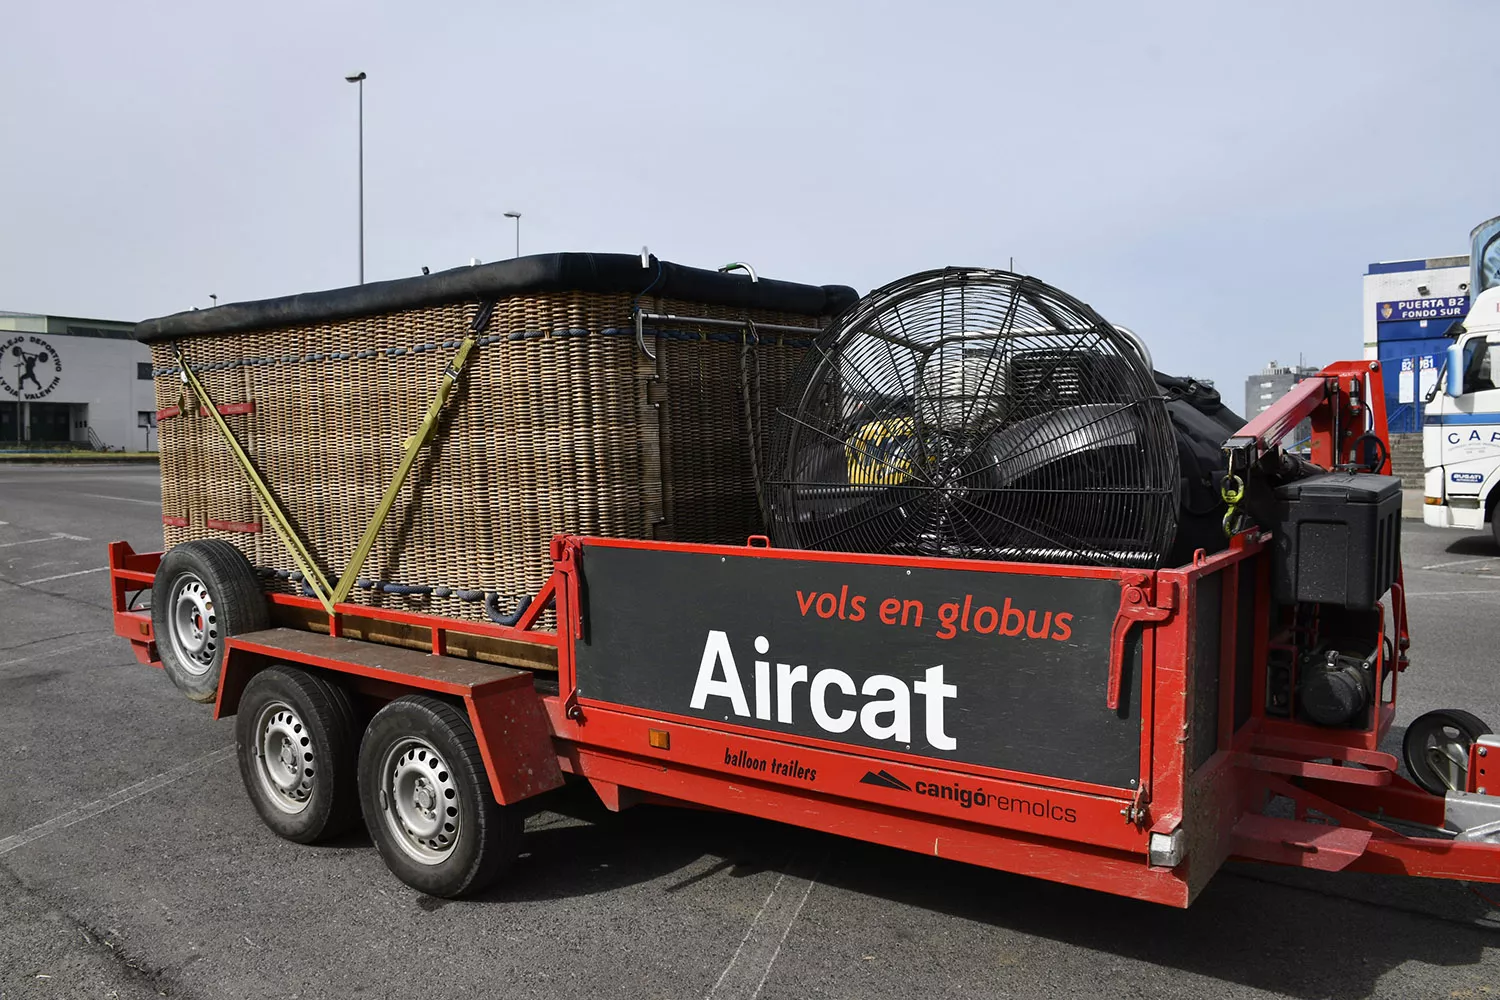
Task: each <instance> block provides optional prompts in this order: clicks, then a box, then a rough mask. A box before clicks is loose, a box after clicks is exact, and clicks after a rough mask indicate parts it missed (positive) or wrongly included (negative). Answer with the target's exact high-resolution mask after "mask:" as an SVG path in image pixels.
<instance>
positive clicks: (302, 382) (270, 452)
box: [152, 293, 821, 620]
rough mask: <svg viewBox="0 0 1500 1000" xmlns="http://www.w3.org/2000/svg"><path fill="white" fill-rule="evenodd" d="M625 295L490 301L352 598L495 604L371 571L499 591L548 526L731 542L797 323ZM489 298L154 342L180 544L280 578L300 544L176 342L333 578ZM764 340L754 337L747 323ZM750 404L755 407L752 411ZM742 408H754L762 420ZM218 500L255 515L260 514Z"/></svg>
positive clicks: (740, 536)
mask: <svg viewBox="0 0 1500 1000" xmlns="http://www.w3.org/2000/svg"><path fill="white" fill-rule="evenodd" d="M632 302H633V299H632V297H631V296H629V295H624V294H618V295H616V294H591V293H558V294H544V295H530V296H516V297H512V298H508V299H502V300H500V301H499V302H497V303H496V305H495V309H494V313H493V315H492V318H491V320H490V322H489V324H488V326H487V327H486V328H485V329H484V330H483V331H481V333H480V334H479V337H480V346H479V347H477V348H476V349H475V351H474V352H473V353H472V354H471V355H470V359H469V363H468V366H467V368H466V369H465V371H464V372H463V374H462V375H461V377H460V379H459V382H458V385H457V387H456V388H455V390H454V392H453V395H452V396H451V397H450V399H449V401H448V404H447V406H446V407H445V409H444V411H443V415H442V418H441V420H440V422H439V424H438V426H437V429H436V432H435V434H434V436H433V439H432V443H431V444H430V445H429V447H428V448H427V449H426V450H425V452H424V454H423V455H422V456H421V458H420V459H419V460H418V462H417V464H416V466H415V467H414V469H413V471H412V474H411V476H410V477H409V478H408V480H407V483H406V485H405V486H404V487H403V489H402V491H401V494H400V496H399V498H398V500H397V502H396V505H395V507H394V508H393V510H392V511H391V515H390V517H389V518H388V520H387V521H386V524H385V526H384V527H383V528H382V530H381V532H380V535H379V537H378V539H377V542H376V544H375V547H374V549H373V550H372V551H371V554H370V557H369V559H367V560H366V562H365V565H364V568H363V570H362V571H361V573H360V578H361V580H362V581H366V582H369V583H374V584H376V585H377V586H374V587H368V586H362V587H357V588H356V589H355V590H354V592H353V595H352V596H351V598H350V599H351V601H353V602H356V603H361V604H367V605H374V606H378V607H388V608H390V607H395V608H405V609H408V610H415V611H425V612H430V613H434V614H440V615H444V616H448V617H454V618H462V619H469V620H484V619H485V617H486V615H485V611H484V606H483V604H482V603H481V602H478V601H475V600H472V599H471V600H462V599H460V598H459V597H457V596H452V595H450V596H446V597H443V596H437V595H434V594H427V595H411V594H395V593H389V592H385V591H382V590H381V589H379V586H378V585H379V584H399V585H403V586H409V587H433V588H439V587H442V588H451V589H452V590H454V591H468V592H471V593H469V594H467V595H466V596H468V597H470V598H473V597H474V596H475V595H474V593H472V592H478V591H483V592H492V593H498V594H499V595H501V596H500V598H499V601H498V604H499V606H500V607H501V609H502V610H509V609H510V608H512V607H514V606H515V604H516V601H517V600H518V599H519V598H520V596H521V595H527V594H534V593H535V592H536V591H537V589H538V588H539V587H540V586H541V585H542V584H543V583H544V582H545V580H546V578H547V576H548V575H549V573H550V572H551V561H550V559H549V557H548V554H547V549H548V543H549V542H550V540H551V539H552V537H553V536H554V535H557V534H561V533H578V534H586V535H598V536H606V537H622V538H660V539H675V540H680V541H694V542H720V543H739V542H743V541H744V539H745V537H746V536H747V535H750V534H754V533H758V532H761V531H763V530H764V526H763V521H762V518H761V514H760V510H759V505H758V503H757V498H756V486H755V482H756V480H755V476H754V472H753V466H754V462H753V460H752V456H751V446H752V440H754V439H755V434H754V432H753V431H752V426H757V425H759V424H760V422H761V421H762V420H764V419H765V418H766V417H768V416H769V414H770V410H771V408H772V407H774V405H775V404H776V402H777V401H778V400H779V399H780V396H781V392H782V390H783V388H784V386H785V385H786V383H787V380H788V379H789V377H790V375H791V373H792V371H793V370H794V369H795V367H796V365H797V363H798V361H799V359H800V358H801V355H802V353H803V352H804V351H805V349H806V346H807V344H806V341H804V340H801V339H796V338H778V337H773V336H770V335H765V336H762V337H760V338H759V343H758V344H756V343H749V344H747V343H746V341H747V337H746V336H744V335H742V334H740V333H739V332H736V331H733V330H729V329H726V328H719V327H713V328H703V329H701V330H697V329H694V328H693V327H691V326H673V327H669V328H668V327H664V328H663V329H661V330H659V331H655V332H654V333H653V331H652V330H649V329H648V330H647V338H646V339H647V344H648V346H651V347H652V349H653V350H654V351H655V352H656V354H657V359H656V360H654V361H653V360H652V359H651V358H649V357H648V356H647V355H646V354H645V353H643V352H642V351H641V350H640V349H639V348H638V347H637V344H636V337H635V327H634V323H633V320H632V313H631V307H632ZM638 304H639V306H640V307H641V308H642V309H643V310H645V311H648V312H654V313H670V314H676V315H688V316H705V317H711V318H720V319H736V320H739V319H745V318H748V319H750V320H752V321H753V322H756V323H772V324H784V325H788V326H800V327H814V326H817V325H819V323H820V322H821V321H820V320H818V319H817V318H814V317H809V316H799V315H792V314H787V313H780V312H768V311H755V310H751V311H748V312H746V311H742V310H730V309H726V308H722V307H717V306H707V305H701V304H695V303H690V302H681V301H673V300H667V299H652V298H645V299H642V300H640V301H639V303H638ZM477 311H478V306H477V304H473V303H470V304H453V305H447V306H441V307H435V308H427V309H420V310H413V311H408V312H401V313H394V314H386V315H378V316H366V317H361V318H358V319H353V320H347V321H342V322H337V323H332V324H321V325H315V326H296V327H289V328H283V329H272V330H265V331H261V332H255V333H239V334H232V335H223V336H196V337H192V338H191V339H187V340H183V341H181V342H180V343H179V342H170V341H158V342H156V343H154V344H153V345H152V351H153V358H154V364H155V368H156V392H157V404H158V406H159V407H160V408H163V409H166V408H168V407H178V406H180V407H182V408H183V413H182V414H181V415H180V416H174V417H171V418H168V419H164V420H162V421H161V422H160V442H161V478H162V511H163V515H164V517H165V518H167V519H173V518H186V519H187V522H188V523H187V526H185V527H177V526H173V525H171V524H168V525H167V526H166V527H165V544H166V546H167V547H168V548H170V547H172V546H173V545H177V544H180V543H182V542H185V541H188V540H190V539H200V538H223V539H226V540H227V541H229V542H231V543H233V544H234V545H236V546H238V547H239V548H240V549H241V550H242V551H244V552H245V554H246V555H247V556H248V557H249V558H250V561H251V562H252V563H253V564H254V565H255V566H257V567H262V568H263V569H266V570H276V571H280V573H281V574H283V576H282V578H277V577H275V576H271V575H269V574H268V575H267V576H266V585H267V587H268V589H271V588H277V589H283V590H295V589H296V588H297V584H296V583H294V582H292V581H289V580H287V579H285V574H287V573H288V572H290V571H292V570H294V569H295V565H294V563H293V562H292V560H291V557H290V555H289V554H288V553H287V551H286V550H285V547H284V546H283V545H282V543H281V541H280V540H279V539H278V537H277V536H276V534H275V532H274V531H273V530H272V528H271V525H270V521H269V519H268V518H267V517H266V515H265V513H264V512H263V511H262V510H261V505H260V502H259V501H258V499H257V498H256V496H255V494H254V492H253V490H252V489H251V487H250V485H249V482H248V480H247V479H246V477H245V475H244V473H243V471H242V470H241V469H240V468H239V466H238V465H237V463H236V462H235V460H234V458H233V456H232V454H231V453H230V451H229V448H228V447H227V446H226V444H225V442H224V441H223V440H222V438H221V436H220V434H219V432H218V430H217V429H216V428H215V426H214V424H213V422H212V421H211V420H209V419H208V418H206V417H205V416H203V415H202V414H199V413H197V412H196V406H195V405H194V401H193V400H192V398H191V391H190V390H189V389H188V387H187V386H185V385H184V384H183V382H182V380H181V377H180V374H179V373H178V371H177V355H176V350H177V348H178V347H179V346H181V347H182V349H183V350H184V352H185V356H186V358H187V360H188V362H189V363H190V364H191V365H192V367H193V370H194V371H195V372H196V373H197V375H198V377H199V378H200V380H201V381H202V382H203V384H204V386H205V387H206V388H207V390H208V392H209V393H210V395H211V396H212V397H213V399H214V402H215V403H216V404H218V405H219V406H221V407H223V406H226V405H229V404H236V403H245V402H250V403H253V404H254V409H253V411H252V412H250V413H244V414H236V415H230V416H227V417H226V420H227V422H228V424H229V426H230V427H231V428H232V429H233V431H234V433H235V435H236V437H237V438H238V439H239V441H240V442H241V444H243V445H244V446H245V448H246V450H247V452H248V453H249V454H250V456H251V458H252V460H253V461H254V462H255V464H256V467H257V468H258V469H259V470H260V473H261V475H262V477H263V478H264V480H265V481H266V483H267V485H268V486H269V487H270V488H271V490H272V492H273V493H274V494H275V495H276V497H277V499H278V500H279V502H280V504H281V506H282V509H283V510H284V511H285V512H286V513H287V515H288V517H289V519H290V520H291V521H292V522H293V523H294V524H295V525H296V526H297V528H298V530H299V531H300V533H301V535H302V538H303V540H304V542H305V543H306V544H307V545H308V547H309V549H310V550H311V552H312V553H313V555H314V556H315V557H316V558H317V560H318V562H319V564H320V566H321V567H322V569H323V571H324V573H325V574H327V576H328V577H329V578H330V579H331V580H334V579H337V578H338V576H339V575H340V574H341V573H342V572H343V571H344V568H345V566H346V564H347V562H348V560H349V558H350V557H351V555H352V553H353V551H354V549H355V547H356V545H357V544H358V542H359V538H360V536H361V534H362V533H363V532H364V530H365V528H366V526H367V525H368V524H369V522H370V520H371V518H372V517H373V515H374V513H375V510H376V508H377V506H378V505H379V502H380V498H381V495H382V494H383V492H384V491H385V489H386V488H387V486H388V485H389V483H390V481H391V479H392V478H393V476H394V474H395V471H396V467H397V465H398V464H399V462H400V459H401V454H402V449H403V445H404V442H405V441H406V439H407V438H408V437H409V436H410V435H411V434H412V433H413V432H414V431H416V429H417V428H418V427H419V425H420V424H421V421H422V418H423V415H424V414H425V412H426V409H427V407H428V405H429V404H430V402H431V400H432V397H433V395H434V393H435V392H436V390H437V387H438V384H439V381H440V379H441V375H442V372H443V369H444V368H445V367H446V365H447V364H448V362H449V360H450V359H451V358H452V357H453V355H454V353H455V348H456V347H457V343H458V341H460V340H461V339H462V338H463V337H464V336H466V335H467V334H468V332H469V328H470V324H471V323H472V322H473V320H474V317H475V315H476V313H477ZM748 339H751V340H753V339H754V338H748ZM747 411H748V412H747ZM747 418H753V421H754V423H753V424H752V423H751V422H750V421H749V420H748V419H747ZM209 521H215V522H231V523H234V522H243V523H260V524H262V525H263V526H264V528H263V530H262V531H260V532H258V533H251V532H245V531H225V530H215V529H212V528H210V527H208V522H209Z"/></svg>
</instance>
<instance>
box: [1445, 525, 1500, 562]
mask: <svg viewBox="0 0 1500 1000" xmlns="http://www.w3.org/2000/svg"><path fill="white" fill-rule="evenodd" d="M1486 528H1488V525H1486ZM1443 551H1444V552H1446V553H1448V554H1449V555H1453V556H1495V557H1496V558H1497V559H1500V547H1497V546H1496V545H1495V539H1494V536H1493V535H1492V534H1491V533H1490V532H1489V531H1488V530H1485V531H1470V532H1464V533H1463V534H1461V535H1459V536H1458V537H1457V538H1455V539H1454V540H1453V541H1451V542H1449V543H1448V544H1447V545H1445V546H1444V547H1443Z"/></svg>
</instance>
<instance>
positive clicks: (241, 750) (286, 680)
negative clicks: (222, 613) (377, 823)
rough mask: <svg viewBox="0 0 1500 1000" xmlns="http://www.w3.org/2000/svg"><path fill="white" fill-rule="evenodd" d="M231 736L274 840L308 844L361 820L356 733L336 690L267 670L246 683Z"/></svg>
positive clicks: (291, 672) (294, 673)
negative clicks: (273, 834) (356, 772)
mask: <svg viewBox="0 0 1500 1000" xmlns="http://www.w3.org/2000/svg"><path fill="white" fill-rule="evenodd" d="M234 739H235V746H236V751H237V754H238V756H239V759H240V778H241V779H242V780H243V781H244V783H245V791H246V792H247V793H248V794H249V796H250V801H251V802H252V803H253V804H254V805H255V811H256V812H258V813H260V818H261V819H262V820H264V821H265V824H266V826H268V827H270V828H271V829H272V830H274V831H275V832H276V833H277V834H278V835H279V836H282V837H285V838H286V839H287V840H293V841H296V842H297V843H299V844H311V843H313V842H314V841H318V840H325V839H327V838H329V837H335V836H337V835H338V834H340V833H343V832H344V831H345V830H347V829H349V827H350V826H352V825H353V823H354V821H355V820H357V819H358V818H359V797H358V794H357V787H356V779H355V767H356V763H357V761H358V739H359V729H358V727H357V726H356V725H355V722H354V708H353V706H352V705H351V704H350V702H349V696H348V695H347V694H345V693H344V691H343V690H342V689H341V688H338V687H335V686H334V685H333V684H330V683H329V682H328V681H326V680H324V679H323V678H322V677H318V676H316V675H314V674H310V673H308V672H306V671H304V670H298V669H296V668H293V667H267V668H266V669H265V670H262V671H261V672H260V673H258V674H256V675H255V676H254V677H252V678H251V679H250V683H249V684H247V685H245V691H244V694H242V695H241V696H240V705H239V711H238V714H237V716H236V718H235V724H234Z"/></svg>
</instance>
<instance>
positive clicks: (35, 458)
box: [0, 451, 159, 465]
mask: <svg viewBox="0 0 1500 1000" xmlns="http://www.w3.org/2000/svg"><path fill="white" fill-rule="evenodd" d="M158 461H159V459H158V457H157V454H156V452H154V451H153V452H121V451H114V452H111V451H0V463H6V462H11V463H16V464H20V463H27V464H32V463H35V464H45V465H98V464H100V463H103V464H106V465H113V464H116V463H120V462H129V463H135V464H142V465H146V464H150V465H155V464H156V463H157V462H158Z"/></svg>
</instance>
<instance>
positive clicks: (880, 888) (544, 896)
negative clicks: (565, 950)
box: [433, 788, 1500, 1000]
mask: <svg viewBox="0 0 1500 1000" xmlns="http://www.w3.org/2000/svg"><path fill="white" fill-rule="evenodd" d="M591 798H592V795H591V794H590V793H588V791H587V789H574V788H569V789H565V790H563V791H562V792H560V793H553V796H552V798H551V799H550V801H548V803H547V808H548V809H549V810H550V811H554V812H558V813H566V814H572V815H576V816H577V817H578V818H580V819H586V820H588V822H586V823H577V822H573V823H566V822H558V821H557V819H556V817H550V818H549V817H537V818H536V820H535V821H534V823H535V824H536V825H535V828H533V825H530V824H529V825H528V832H527V837H526V841H525V845H524V847H523V848H522V850H523V852H524V853H523V855H522V857H521V858H520V859H519V860H518V861H517V864H516V866H515V867H514V868H513V869H512V870H511V872H510V873H508V874H507V876H506V877H505V878H504V879H502V880H501V882H500V883H499V884H497V885H496V887H495V888H494V889H492V890H491V891H490V892H489V893H487V894H485V895H483V896H480V897H479V898H478V900H477V901H478V902H483V901H485V900H490V901H501V900H504V901H510V902H522V901H527V900H551V899H559V898H566V897H573V896H580V895H589V894H595V893H603V892H610V891H612V890H616V889H623V888H627V887H631V886H639V885H644V884H646V883H654V882H659V883H660V884H661V889H660V891H662V892H666V893H675V892H690V891H693V890H695V889H701V888H703V887H705V886H707V887H711V886H712V885H713V882H714V880H715V879H717V878H720V877H728V878H735V877H743V876H745V875H749V874H753V873H757V872H763V871H789V870H791V869H792V867H793V866H794V865H795V864H796V859H797V858H799V857H801V858H806V857H807V856H808V855H809V853H810V852H817V853H818V854H824V853H826V854H827V857H828V861H827V863H826V864H825V865H824V866H823V871H822V874H821V876H820V877H819V880H818V881H819V882H820V883H822V884H824V885H827V886H833V887H836V888H838V889H841V890H844V891H847V892H851V893H858V894H860V895H863V896H868V897H871V898H874V899H881V900H887V901H889V902H891V903H896V904H900V905H902V906H910V907H916V908H919V909H924V910H930V911H936V912H941V913H944V914H948V915H951V916H954V917H958V918H961V919H963V920H968V921H973V922H975V923H978V924H983V925H988V926H992V927H996V928H1004V929H1006V930H1007V931H1010V932H1012V933H1016V934H1022V935H1029V936H1034V937H1039V938H1046V939H1051V940H1053V941H1056V942H1060V943H1064V944H1067V945H1070V946H1074V947H1082V948H1088V949H1092V950H1095V951H1099V952H1106V953H1109V954H1113V955H1117V956H1120V957H1122V958H1126V959H1130V960H1134V961H1138V962H1144V963H1149V964H1152V965H1158V966H1165V967H1169V968H1174V969H1179V970H1182V971H1185V972H1190V973H1193V974H1194V975H1200V976H1206V977H1209V978H1212V979H1217V980H1220V981H1222V982H1224V983H1226V984H1236V985H1238V986H1243V987H1250V988H1253V989H1259V990H1268V991H1271V992H1274V993H1278V994H1286V995H1288V996H1293V997H1306V998H1332V1000H1359V998H1364V997H1368V996H1371V995H1372V994H1373V992H1374V990H1375V987H1376V985H1377V983H1378V982H1379V981H1380V979H1381V978H1382V977H1383V976H1385V975H1386V974H1388V973H1390V972H1392V971H1393V970H1396V969H1397V968H1399V967H1400V966H1402V965H1403V964H1404V963H1407V962H1412V961H1416V962H1421V963H1425V964H1428V965H1433V966H1438V967H1444V968H1457V967H1463V966H1469V965H1473V964H1476V963H1478V962H1479V961H1480V959H1481V957H1482V954H1483V952H1484V950H1485V949H1486V948H1497V947H1500V922H1497V923H1496V924H1495V925H1494V928H1495V929H1490V928H1489V927H1486V926H1481V925H1477V924H1475V923H1474V922H1475V921H1478V920H1481V919H1485V918H1489V919H1493V918H1494V917H1497V916H1500V913H1497V912H1496V911H1495V910H1494V909H1492V907H1491V906H1490V905H1489V903H1487V902H1486V901H1485V900H1484V899H1483V898H1481V897H1480V896H1479V895H1478V894H1477V893H1475V892H1472V891H1470V890H1469V889H1467V888H1466V887H1465V886H1463V885H1462V884H1460V883H1454V882H1435V881H1427V880H1418V879H1400V878H1391V877H1384V876H1366V875H1359V874H1348V873H1321V872H1308V871H1299V870H1288V869H1277V868H1269V867H1263V866H1257V865H1249V864H1235V865H1230V866H1227V867H1226V868H1225V869H1224V870H1223V871H1221V872H1220V873H1219V874H1218V875H1217V876H1216V877H1215V879H1214V880H1213V882H1211V883H1210V885H1209V886H1208V888H1207V889H1206V890H1205V891H1204V892H1203V894H1202V895H1201V896H1200V897H1199V899H1198V900H1197V901H1196V902H1195V903H1194V904H1193V906H1192V907H1191V908H1190V909H1189V910H1186V911H1182V910H1174V909H1170V908H1167V907H1163V906H1158V905H1155V904H1150V903H1142V902H1138V901H1136V900H1131V899H1125V898H1121V897H1116V896H1110V895H1107V894H1104V893H1098V892H1092V891H1089V890H1085V889H1079V888H1075V887H1072V886H1067V885H1060V884H1056V883H1052V882H1046V881H1042V880H1040V879H1031V878H1025V877H1022V876H1017V875H1010V874H1007V873H1004V872H997V871H991V870H988V869H983V868H976V867H973V866H969V865H966V864H962V863H959V862H954V861H947V860H944V859H941V858H932V857H927V856H925V855H918V854H912V853H909V852H905V851H899V850H895V849H892V848H885V847H880V846H878V845H874V844H866V843H862V842H859V841H853V840H846V839H843V838H838V837H832V836H828V835H824V834H819V833H815V832H811V831H806V830H802V829H799V828H796V827H789V826H784V825H782V824H778V823H773V822H771V821H769V820H762V819H756V818H751V817H743V816H734V815H729V814H723V813H711V812H703V811H696V810H688V809H670V808H665V807H657V806H639V807H637V808H635V809H631V810H627V811H626V812H623V813H620V814H618V815H615V814H610V813H607V812H605V811H604V810H603V808H602V807H601V806H598V804H597V802H595V803H593V804H592V805H591V804H590V802H589V799H591ZM707 858H713V859H715V860H714V861H713V862H712V863H711V864H709V865H707V866H706V867H705V866H704V865H703V864H702V862H703V861H704V860H705V859H707ZM690 868H691V869H693V870H692V871H688V869H690ZM674 875H676V876H678V877H673V876H674ZM1495 896H1500V893H1496V894H1495ZM441 905H445V904H444V902H443V901H434V902H433V906H434V907H436V906H441Z"/></svg>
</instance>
